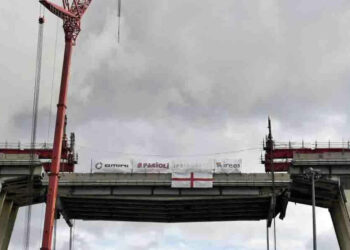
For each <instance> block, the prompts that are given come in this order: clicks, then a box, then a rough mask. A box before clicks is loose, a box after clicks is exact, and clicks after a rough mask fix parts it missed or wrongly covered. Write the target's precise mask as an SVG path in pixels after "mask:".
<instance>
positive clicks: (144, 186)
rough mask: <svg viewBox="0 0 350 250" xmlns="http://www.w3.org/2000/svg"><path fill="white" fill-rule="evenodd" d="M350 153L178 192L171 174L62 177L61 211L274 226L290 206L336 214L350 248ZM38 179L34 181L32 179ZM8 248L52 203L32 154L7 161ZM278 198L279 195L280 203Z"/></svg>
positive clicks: (2, 165) (2, 177)
mask: <svg viewBox="0 0 350 250" xmlns="http://www.w3.org/2000/svg"><path fill="white" fill-rule="evenodd" d="M349 164H350V153H347V152H343V153H323V154H317V155H315V154H314V155H310V154H308V155H305V154H295V157H294V158H293V164H292V167H291V168H290V170H289V172H288V173H275V181H274V184H273V183H272V174H271V173H252V174H244V173H235V174H214V183H213V188H209V189H178V188H171V174H142V173H141V174H140V173H137V174H136V173H134V174H120V173H108V174H106V173H94V174H91V173H61V174H60V182H59V194H58V197H59V199H58V202H57V210H58V212H59V214H60V215H61V216H62V217H63V218H64V219H65V220H66V222H67V223H68V225H71V220H72V219H80V220H115V221H144V222H166V223H176V222H198V221H233V220H267V221H268V222H269V223H271V220H272V218H274V217H275V216H279V217H280V218H281V219H283V218H284V217H285V216H286V211H287V205H288V202H289V201H291V202H297V203H302V204H311V192H310V190H311V182H310V180H309V179H308V178H306V177H305V175H304V170H305V169H306V168H308V167H309V166H313V167H314V168H315V169H318V170H319V171H320V172H321V174H322V178H321V179H319V180H318V181H317V182H316V205H317V206H319V207H324V208H328V209H329V211H330V215H331V217H332V220H333V224H334V227H335V231H336V234H337V238H338V242H339V246H340V248H341V249H342V250H343V249H350V220H349V214H348V211H349V203H348V202H347V199H349V198H350V182H349V178H350V169H349V167H348V166H349ZM31 173H32V176H33V178H29V176H30V174H31ZM0 183H1V189H0V190H1V192H0V249H1V250H2V249H7V247H8V244H9V241H10V238H11V233H12V230H13V226H14V223H15V220H16V215H17V211H18V208H19V207H23V206H27V205H30V204H38V203H42V202H45V199H46V193H47V188H48V176H47V174H46V173H45V171H44V169H43V164H42V163H41V162H40V160H39V159H35V160H34V162H33V161H31V159H30V155H25V154H21V155H17V154H12V155H6V154H2V155H1V157H0ZM274 197H276V198H275V199H274Z"/></svg>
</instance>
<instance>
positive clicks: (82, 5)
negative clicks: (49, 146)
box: [40, 0, 92, 250]
mask: <svg viewBox="0 0 350 250" xmlns="http://www.w3.org/2000/svg"><path fill="white" fill-rule="evenodd" d="M91 1H92V0H73V1H72V2H71V3H70V1H69V0H62V3H63V7H61V6H58V5H56V4H54V3H51V2H49V1H47V0H40V3H41V4H42V5H44V6H45V7H46V8H47V9H48V10H49V11H50V12H52V13H53V14H55V15H56V16H57V17H59V18H61V19H62V20H63V29H64V33H65V51H64V59H63V68H62V78H61V88H60V95H59V101H58V105H57V116H56V127H55V137H54V143H53V154H52V163H51V171H50V174H49V187H48V191H47V199H46V211H45V223H44V232H43V240H42V247H41V249H42V250H49V249H51V245H52V231H53V224H54V215H55V210H56V199H57V190H58V174H59V170H60V163H61V153H62V136H63V128H64V117H65V115H66V108H67V92H68V78H69V70H70V63H71V56H72V48H73V45H75V41H76V39H77V36H78V34H79V32H80V20H81V18H82V16H83V15H84V13H85V11H86V10H87V8H88V7H89V5H90V3H91Z"/></svg>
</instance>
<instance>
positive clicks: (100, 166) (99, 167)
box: [95, 162, 103, 169]
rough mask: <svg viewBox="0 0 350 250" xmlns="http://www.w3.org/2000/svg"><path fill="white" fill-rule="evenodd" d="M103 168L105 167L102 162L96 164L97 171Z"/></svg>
mask: <svg viewBox="0 0 350 250" xmlns="http://www.w3.org/2000/svg"><path fill="white" fill-rule="evenodd" d="M102 166H103V163H102V162H97V163H96V164H95V168H96V169H101V168H102Z"/></svg>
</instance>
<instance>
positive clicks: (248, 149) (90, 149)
mask: <svg viewBox="0 0 350 250" xmlns="http://www.w3.org/2000/svg"><path fill="white" fill-rule="evenodd" d="M77 146H78V147H79V148H80V149H82V150H84V149H87V150H89V151H90V152H103V153H112V154H120V155H131V156H148V157H169V158H172V157H205V156H214V155H227V154H237V153H242V152H247V151H256V150H262V148H261V147H255V148H243V149H237V150H232V151H225V152H214V153H203V154H173V155H166V154H140V153H132V152H122V151H113V150H102V149H97V148H93V147H89V146H85V145H77Z"/></svg>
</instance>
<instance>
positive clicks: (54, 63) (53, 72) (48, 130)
mask: <svg viewBox="0 0 350 250" xmlns="http://www.w3.org/2000/svg"><path fill="white" fill-rule="evenodd" d="M44 10H45V9H44ZM58 22H59V20H58V18H57V22H56V39H55V50H54V56H53V69H52V80H51V97H50V109H49V124H48V127H47V138H46V141H49V138H50V130H51V119H52V101H53V100H52V99H53V86H54V82H55V72H56V54H57V37H58Z"/></svg>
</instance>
